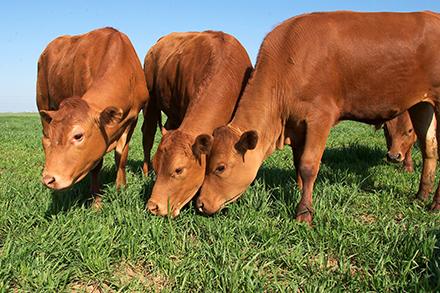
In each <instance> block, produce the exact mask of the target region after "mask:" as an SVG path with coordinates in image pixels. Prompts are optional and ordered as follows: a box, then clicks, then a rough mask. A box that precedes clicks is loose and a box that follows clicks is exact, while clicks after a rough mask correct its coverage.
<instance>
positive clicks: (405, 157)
mask: <svg viewBox="0 0 440 293" xmlns="http://www.w3.org/2000/svg"><path fill="white" fill-rule="evenodd" d="M383 131H384V134H385V140H386V142H387V148H388V153H387V159H388V160H389V161H391V162H394V163H400V162H403V167H404V168H405V170H406V171H407V172H412V171H413V170H414V164H413V161H412V157H411V149H412V147H413V145H414V144H415V143H416V141H417V136H416V133H415V131H414V128H413V125H412V123H411V118H410V116H409V113H408V111H405V112H403V113H402V114H400V115H399V116H397V117H396V118H394V119H391V120H389V121H387V122H385V123H384V124H383Z"/></svg>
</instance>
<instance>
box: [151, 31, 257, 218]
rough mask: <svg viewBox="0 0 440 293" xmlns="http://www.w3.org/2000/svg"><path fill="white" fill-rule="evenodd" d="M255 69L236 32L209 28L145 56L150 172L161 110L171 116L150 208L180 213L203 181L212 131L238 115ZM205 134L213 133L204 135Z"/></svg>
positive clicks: (156, 161)
mask: <svg viewBox="0 0 440 293" xmlns="http://www.w3.org/2000/svg"><path fill="white" fill-rule="evenodd" d="M251 69H252V65H251V62H250V60H249V57H248V55H247V53H246V50H245V49H244V48H243V46H242V45H241V44H240V43H239V42H238V41H237V40H236V39H235V38H234V37H233V36H231V35H228V34H225V33H223V32H215V31H205V32H189V33H172V34H169V35H167V36H164V37H163V38H161V39H160V40H159V41H158V42H157V43H156V44H155V45H154V46H153V47H152V48H151V49H150V50H149V52H148V53H147V55H146V56H145V63H144V71H145V77H146V80H147V85H148V88H149V91H150V96H151V102H150V103H149V105H148V109H147V110H146V111H145V113H147V114H146V118H145V120H144V121H145V122H144V125H143V133H144V154H145V160H144V172H145V173H147V172H148V162H149V159H150V150H151V147H152V145H153V139H154V134H155V131H156V125H157V122H158V121H159V120H160V111H163V112H164V113H165V114H166V115H167V116H168V119H167V122H166V124H165V128H162V135H163V136H162V140H161V142H160V144H159V146H158V149H157V152H156V154H155V156H154V158H153V168H154V170H155V173H156V176H157V177H156V182H155V184H154V187H153V191H152V194H151V198H150V199H149V200H148V203H147V208H148V209H149V210H150V211H151V212H152V213H153V214H156V215H167V214H170V216H172V217H175V216H177V215H178V214H179V212H180V209H181V208H182V207H183V206H184V205H185V204H186V203H187V202H188V201H189V200H191V198H192V197H193V196H194V195H195V194H196V192H197V191H198V190H199V188H200V186H201V185H202V182H203V179H204V176H205V168H206V154H207V152H208V151H209V149H208V148H207V147H206V143H207V141H209V139H210V135H211V134H212V131H213V130H214V129H215V128H217V127H219V126H221V125H224V124H226V123H228V122H229V121H230V120H231V118H232V113H233V111H234V108H235V105H236V102H237V99H238V97H239V96H240V94H241V92H242V89H243V88H244V85H245V83H246V81H247V78H248V76H249V73H250V71H251ZM202 133H208V134H209V135H205V136H203V135H202V136H199V137H198V139H196V137H197V136H198V135H200V134H202Z"/></svg>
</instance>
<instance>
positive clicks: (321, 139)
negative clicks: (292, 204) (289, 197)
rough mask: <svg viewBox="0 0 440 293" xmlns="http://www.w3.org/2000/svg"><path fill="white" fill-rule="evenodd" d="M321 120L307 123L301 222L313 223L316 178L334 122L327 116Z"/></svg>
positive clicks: (301, 168)
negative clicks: (313, 198)
mask: <svg viewBox="0 0 440 293" xmlns="http://www.w3.org/2000/svg"><path fill="white" fill-rule="evenodd" d="M317 117H320V118H319V119H317V120H315V121H310V122H306V131H305V137H304V138H305V140H304V150H303V152H302V155H301V158H300V159H299V173H300V177H301V179H302V182H303V189H302V191H301V200H300V202H299V203H298V206H297V207H296V219H297V220H298V221H300V222H306V223H308V224H309V225H310V224H311V223H312V217H313V208H312V192H313V186H314V184H315V180H316V176H317V175H318V171H319V164H320V162H321V158H322V154H323V153H324V148H325V143H326V141H327V137H328V134H329V132H330V128H331V127H332V125H333V120H332V119H330V117H328V118H326V117H325V114H322V115H319V116H317Z"/></svg>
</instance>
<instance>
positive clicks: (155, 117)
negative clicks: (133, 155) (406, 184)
mask: <svg viewBox="0 0 440 293" xmlns="http://www.w3.org/2000/svg"><path fill="white" fill-rule="evenodd" d="M142 113H143V115H144V123H143V124H142V144H143V148H144V165H143V167H142V170H143V172H144V175H145V176H147V175H148V170H149V166H150V156H151V154H150V153H151V148H152V147H153V143H154V136H155V134H156V129H157V123H158V121H159V119H160V111H159V109H158V107H157V105H156V101H155V100H153V99H151V100H150V101H149V102H148V105H147V106H145V108H144V110H143V111H142Z"/></svg>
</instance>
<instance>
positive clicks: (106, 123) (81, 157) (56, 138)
mask: <svg viewBox="0 0 440 293" xmlns="http://www.w3.org/2000/svg"><path fill="white" fill-rule="evenodd" d="M148 97H149V96H148V91H147V88H146V83H145V77H144V74H143V71H142V65H141V63H140V61H139V58H138V57H137V55H136V52H135V50H134V48H133V46H132V44H131V42H130V40H129V39H128V37H127V36H126V35H124V34H123V33H121V32H119V31H117V30H116V29H113V28H102V29H97V30H93V31H91V32H89V33H86V34H82V35H77V36H61V37H58V38H56V39H55V40H53V41H52V42H51V43H49V45H48V46H47V47H46V49H45V50H44V51H43V53H42V54H41V56H40V58H39V61H38V78H37V106H38V110H39V111H40V116H41V122H42V125H43V138H42V144H43V148H44V153H45V165H44V170H43V176H42V177H43V178H42V180H43V183H44V185H46V186H47V187H49V188H50V189H53V190H64V189H67V188H69V187H71V186H72V185H73V184H75V183H76V182H79V181H80V180H82V179H83V178H84V177H85V176H86V175H87V174H88V173H89V172H90V173H91V192H92V194H93V195H94V196H95V198H94V205H95V207H99V206H100V204H101V197H100V196H99V192H100V184H99V177H98V175H99V172H100V169H101V167H102V162H103V156H104V155H105V154H106V153H107V152H110V151H112V150H115V161H116V168H117V175H116V187H118V188H119V187H120V186H122V185H125V183H126V176H125V165H126V162H127V156H128V143H129V141H130V137H131V135H132V133H133V130H134V128H135V126H136V122H137V117H138V114H139V111H140V110H141V109H142V108H143V107H144V105H145V104H146V103H147V102H148Z"/></svg>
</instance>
